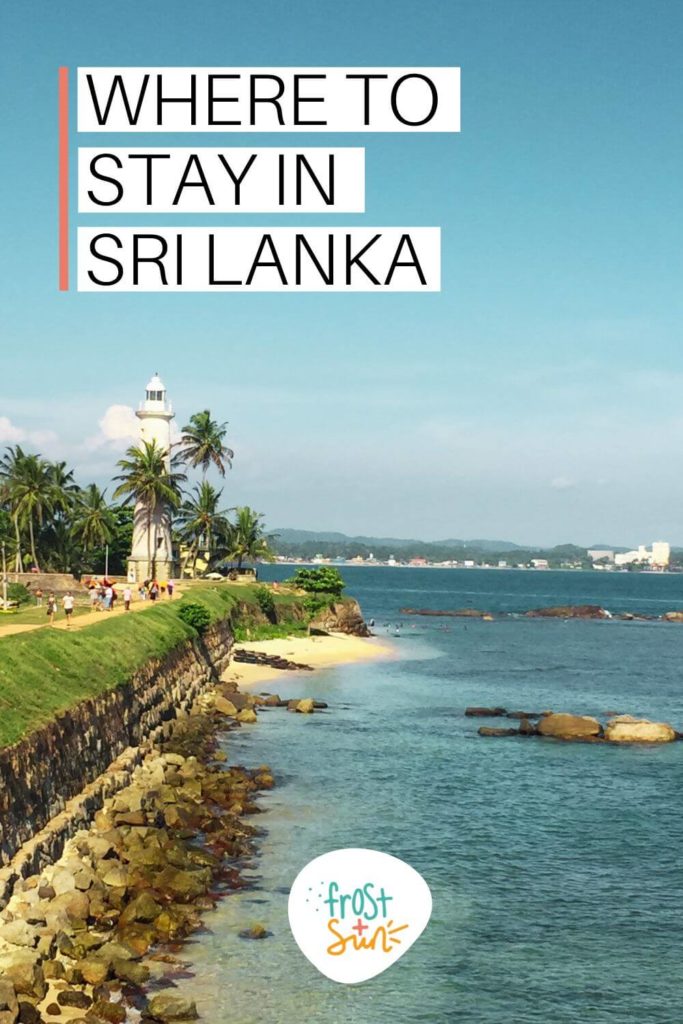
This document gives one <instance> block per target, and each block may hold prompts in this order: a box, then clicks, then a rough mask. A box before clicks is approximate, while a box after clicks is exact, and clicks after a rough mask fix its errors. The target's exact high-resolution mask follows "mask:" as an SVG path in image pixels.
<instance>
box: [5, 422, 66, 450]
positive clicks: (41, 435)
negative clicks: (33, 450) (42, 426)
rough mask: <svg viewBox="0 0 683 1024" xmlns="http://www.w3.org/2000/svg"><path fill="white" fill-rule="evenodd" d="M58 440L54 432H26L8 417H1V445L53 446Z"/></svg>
mask: <svg viewBox="0 0 683 1024" xmlns="http://www.w3.org/2000/svg"><path fill="white" fill-rule="evenodd" d="M56 440H57V435H56V434H55V432H54V430H24V428H23V427H18V426H17V425H16V423H12V421H11V420H10V419H9V417H8V416H0V444H25V443H26V442H28V443H29V444H37V445H52V444H54V442H55V441H56Z"/></svg>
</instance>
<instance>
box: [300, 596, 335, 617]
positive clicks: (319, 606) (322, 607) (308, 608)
mask: <svg viewBox="0 0 683 1024" xmlns="http://www.w3.org/2000/svg"><path fill="white" fill-rule="evenodd" d="M303 605H304V610H305V612H306V614H307V615H308V617H309V619H314V618H315V617H316V615H319V614H320V612H323V611H326V610H327V609H328V608H329V607H330V595H329V594H309V595H308V597H305V598H304V600H303Z"/></svg>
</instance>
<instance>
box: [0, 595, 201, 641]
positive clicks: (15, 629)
mask: <svg viewBox="0 0 683 1024" xmlns="http://www.w3.org/2000/svg"><path fill="white" fill-rule="evenodd" d="M182 596H183V595H182V593H181V591H179V590H178V589H177V588H176V589H175V590H174V592H173V598H169V597H164V598H159V601H158V603H161V604H163V603H165V602H167V601H170V600H173V601H175V600H176V599H177V598H180V597H182ZM156 604H157V601H149V600H147V601H141V600H139V599H138V600H134V601H133V602H132V604H131V606H130V612H126V609H125V608H124V607H123V601H122V600H121V598H119V600H118V601H117V602H116V607H115V608H113V609H112V610H111V611H110V612H83V613H81V614H80V615H74V617H73V619H72V621H71V625H70V626H68V627H67V624H66V616H65V614H64V611H63V609H62V608H61V606H60V607H59V608H58V611H57V615H56V617H55V621H54V623H53V624H52V626H51V625H50V623H49V622H44V623H43V622H35V623H34V622H16V623H11V622H8V623H6V624H5V623H3V622H2V619H0V638H2V637H3V636H12V635H14V634H15V633H29V632H30V631H31V630H34V629H68V630H69V632H71V630H77V629H85V627H86V626H92V625H93V624H94V623H96V622H104V621H106V619H110V618H111V617H112V616H115V615H130V614H132V613H133V612H144V611H145V609H147V608H154V606H155V605H156ZM45 618H46V619H47V613H45Z"/></svg>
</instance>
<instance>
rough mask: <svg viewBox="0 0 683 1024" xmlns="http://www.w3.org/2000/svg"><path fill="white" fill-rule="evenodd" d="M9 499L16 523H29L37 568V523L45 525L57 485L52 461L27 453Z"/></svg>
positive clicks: (14, 479) (22, 457) (19, 468)
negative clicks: (51, 465)
mask: <svg viewBox="0 0 683 1024" xmlns="http://www.w3.org/2000/svg"><path fill="white" fill-rule="evenodd" d="M9 486H10V501H11V504H12V506H13V508H14V515H15V523H16V524H17V526H28V532H29V540H30V545H31V558H32V559H33V564H34V566H36V568H37V567H38V555H37V552H36V541H35V530H34V526H36V525H37V526H42V524H43V519H44V517H45V514H46V513H49V512H52V510H53V507H54V497H55V495H54V487H53V483H52V477H51V473H50V463H49V462H46V461H45V459H41V457H40V456H39V455H25V454H24V453H23V452H21V458H20V459H19V461H18V462H17V463H16V466H15V470H14V475H13V477H12V480H11V481H10V485H9Z"/></svg>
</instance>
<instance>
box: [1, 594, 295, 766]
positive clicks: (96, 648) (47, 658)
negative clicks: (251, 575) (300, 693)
mask: <svg viewBox="0 0 683 1024" xmlns="http://www.w3.org/2000/svg"><path fill="white" fill-rule="evenodd" d="M263 589H264V588H259V587H257V586H251V585H247V586H245V585H239V584H237V585H230V584H229V583H223V584H219V585H213V586H212V585H209V584H196V585H192V586H191V587H188V590H187V593H186V594H185V595H184V596H183V597H182V598H179V599H174V600H173V601H170V600H166V601H163V602H158V603H157V604H156V605H155V606H154V607H149V608H147V609H145V610H144V612H142V614H136V615H118V616H112V617H111V618H108V617H107V615H106V613H102V621H100V622H97V623H95V624H93V625H88V626H85V627H84V628H82V629H73V630H70V631H66V630H62V629H53V628H50V627H47V626H46V627H45V628H41V629H35V630H33V631H31V632H27V633H18V634H15V635H12V636H6V637H2V638H0V748H3V747H7V746H9V745H10V744H13V743H16V742H17V741H18V740H20V739H22V738H23V737H25V736H27V735H28V734H30V733H31V732H33V731H34V730H36V729H38V728H40V727H41V726H43V725H45V724H46V723H47V722H49V721H50V720H51V719H53V718H54V717H55V715H57V714H59V713H60V712H62V711H65V710H67V709H69V708H72V707H74V706H75V705H76V704H78V703H79V702H80V701H83V700H87V699H88V698H93V697H98V696H101V695H102V694H105V693H107V692H108V691H111V690H114V689H115V688H116V687H118V686H121V685H122V684H124V683H125V682H126V681H127V680H129V679H130V678H131V677H132V676H134V675H135V673H136V672H138V671H140V670H141V669H143V668H144V666H145V665H146V664H147V663H149V662H151V661H159V660H161V659H163V658H164V657H165V656H166V655H168V654H169V653H170V652H172V651H173V650H174V649H176V648H179V647H181V646H182V645H183V644H184V643H187V642H191V641H193V640H197V639H199V637H200V631H199V630H198V629H197V628H195V626H193V625H192V624H191V623H192V616H188V615H187V612H186V611H184V609H187V608H188V606H191V605H193V606H199V607H200V608H202V609H204V611H205V613H206V614H205V615H204V617H203V618H204V628H205V627H207V626H211V625H214V624H216V623H220V622H225V621H226V620H227V621H229V623H230V627H231V632H232V634H233V636H234V638H235V640H237V641H239V640H244V639H254V640H262V639H268V638H270V637H278V636H286V635H290V634H297V633H299V634H301V633H304V632H305V631H306V629H307V626H308V622H309V621H310V618H311V615H310V611H309V610H308V609H307V607H306V602H305V598H302V597H301V595H296V594H292V593H286V592H285V593H277V592H272V591H269V593H271V594H272V605H270V607H269V608H268V609H267V611H268V614H265V613H264V611H263V610H262V608H261V603H263ZM259 598H260V599H261V603H259ZM188 618H189V620H190V621H188Z"/></svg>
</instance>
